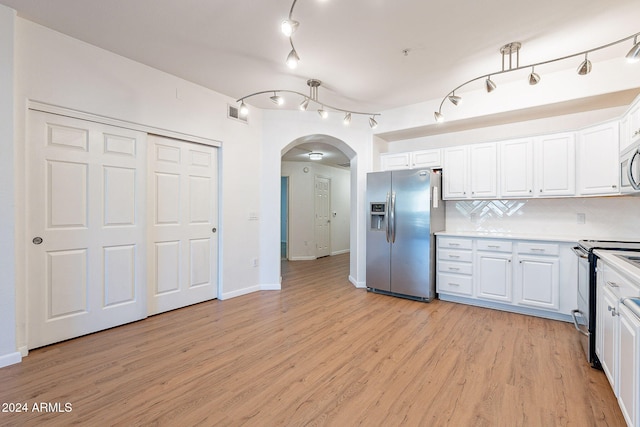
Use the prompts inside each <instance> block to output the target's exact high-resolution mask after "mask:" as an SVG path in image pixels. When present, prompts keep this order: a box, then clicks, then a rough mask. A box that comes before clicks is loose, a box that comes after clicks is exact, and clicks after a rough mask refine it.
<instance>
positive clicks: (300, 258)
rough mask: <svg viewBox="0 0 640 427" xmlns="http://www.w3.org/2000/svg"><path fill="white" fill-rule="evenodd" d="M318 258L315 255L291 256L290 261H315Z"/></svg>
mask: <svg viewBox="0 0 640 427" xmlns="http://www.w3.org/2000/svg"><path fill="white" fill-rule="evenodd" d="M315 259H317V258H316V257H315V256H293V257H289V261H313V260H315Z"/></svg>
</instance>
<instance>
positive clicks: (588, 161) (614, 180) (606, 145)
mask: <svg viewBox="0 0 640 427" xmlns="http://www.w3.org/2000/svg"><path fill="white" fill-rule="evenodd" d="M618 147H619V132H618V122H617V121H616V122H612V123H606V124H604V125H600V126H594V127H592V128H589V129H585V130H583V131H581V132H580V133H579V135H578V166H577V167H578V185H579V186H580V187H579V193H580V194H586V195H588V194H615V193H618V192H619V188H620V183H619V182H618V180H619V168H620V165H619V152H618V149H619V148H618Z"/></svg>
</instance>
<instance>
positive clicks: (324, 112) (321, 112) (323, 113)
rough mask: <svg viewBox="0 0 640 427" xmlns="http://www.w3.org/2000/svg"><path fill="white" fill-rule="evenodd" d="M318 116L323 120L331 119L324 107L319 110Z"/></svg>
mask: <svg viewBox="0 0 640 427" xmlns="http://www.w3.org/2000/svg"><path fill="white" fill-rule="evenodd" d="M318 114H320V117H322V118H323V119H326V118H327V117H329V112H328V111H327V110H325V109H324V105H323V106H322V107H321V108H320V109H319V110H318Z"/></svg>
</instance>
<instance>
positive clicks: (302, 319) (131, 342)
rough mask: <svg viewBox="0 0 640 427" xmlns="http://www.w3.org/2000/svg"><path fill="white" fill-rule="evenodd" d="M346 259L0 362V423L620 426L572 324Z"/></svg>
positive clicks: (286, 267) (291, 269)
mask: <svg viewBox="0 0 640 427" xmlns="http://www.w3.org/2000/svg"><path fill="white" fill-rule="evenodd" d="M348 261H349V255H348V254H347V255H339V256H334V257H327V258H322V259H319V260H317V261H298V262H284V263H283V275H284V280H283V283H282V291H280V292H278V291H265V292H256V293H252V294H249V295H245V296H242V297H238V298H233V299H230V300H227V301H218V300H214V301H210V302H206V303H202V304H198V305H195V306H192V307H188V308H184V309H180V310H176V311H173V312H169V313H165V314H161V315H158V316H154V317H151V318H148V319H145V320H143V321H140V322H136V323H132V324H129V325H125V326H121V327H118V328H115V329H111V330H108V331H103V332H100V333H96V334H92V335H89V336H85V337H81V338H78V339H74V340H70V341H67V342H63V343H59V344H55V345H51V346H48V347H45V348H41V349H37V350H34V351H32V352H31V353H30V355H29V356H28V357H26V358H24V359H23V362H22V363H21V364H18V365H13V366H9V367H6V368H3V369H0V403H3V404H4V403H26V404H27V406H28V412H26V413H13V414H10V413H6V412H5V413H0V425H15V426H29V425H33V426H36V425H37V426H45V425H71V424H77V425H100V426H107V425H166V426H191V425H203V426H206V425H223V426H238V425H246V426H261V427H262V426H298V425H331V426H341V427H342V426H353V425H364V426H400V425H406V426H456V427H457V426H623V425H624V420H623V418H622V415H621V413H620V410H619V408H618V405H617V402H616V400H615V397H614V395H613V393H612V391H611V388H610V387H609V384H608V383H607V380H606V378H605V376H604V374H603V373H602V372H601V371H597V370H594V369H592V368H590V367H589V366H588V364H587V363H586V361H585V358H584V356H583V353H582V349H581V348H580V346H579V344H578V342H577V341H576V340H577V334H576V332H575V330H574V328H573V325H571V324H568V323H563V322H557V321H552V320H545V319H539V318H534V317H527V316H522V315H518V314H511V313H504V312H500V311H494V310H488V309H483V308H477V307H470V306H465V305H459V304H453V303H448V302H444V301H437V300H436V301H433V302H431V303H429V304H425V303H420V302H414V301H410V300H405V299H399V298H393V297H388V296H383V295H377V294H372V293H368V292H366V291H364V290H362V289H355V288H354V287H353V286H352V285H351V284H350V283H349V282H348V280H347V277H348V272H349V267H348ZM40 402H44V403H51V404H53V407H51V408H49V409H55V404H56V403H57V404H59V409H60V410H62V411H64V410H65V409H71V411H70V412H48V413H47V412H44V413H38V412H33V411H32V407H33V405H34V404H38V405H39V404H40ZM65 403H69V404H70V405H71V406H70V408H69V407H66V408H65V406H64V405H65Z"/></svg>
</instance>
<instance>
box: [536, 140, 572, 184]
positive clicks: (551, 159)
mask: <svg viewBox="0 0 640 427" xmlns="http://www.w3.org/2000/svg"><path fill="white" fill-rule="evenodd" d="M575 148H576V147H575V135H574V134H573V133H562V134H554V135H545V136H542V137H539V138H537V139H536V141H535V146H534V152H535V157H536V167H535V176H536V182H537V194H536V195H537V196H572V195H574V194H575V192H576V158H575Z"/></svg>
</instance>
